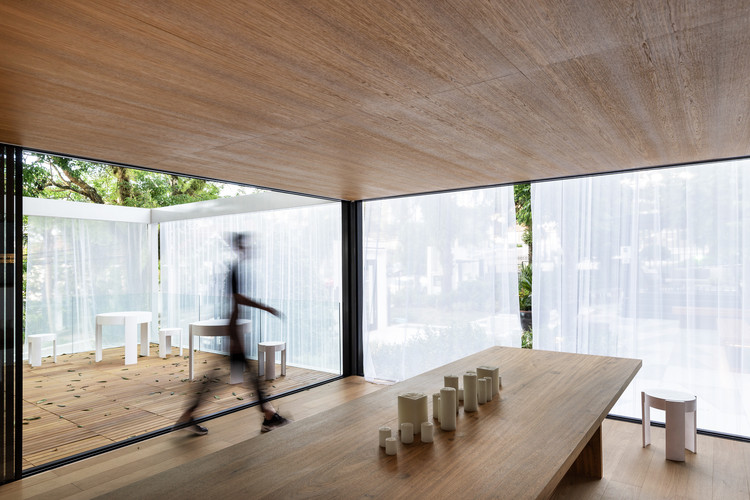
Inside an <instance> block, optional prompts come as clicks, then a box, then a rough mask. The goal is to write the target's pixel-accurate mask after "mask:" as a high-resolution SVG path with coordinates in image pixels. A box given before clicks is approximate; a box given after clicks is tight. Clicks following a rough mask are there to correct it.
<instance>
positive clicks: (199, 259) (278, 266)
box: [160, 203, 342, 373]
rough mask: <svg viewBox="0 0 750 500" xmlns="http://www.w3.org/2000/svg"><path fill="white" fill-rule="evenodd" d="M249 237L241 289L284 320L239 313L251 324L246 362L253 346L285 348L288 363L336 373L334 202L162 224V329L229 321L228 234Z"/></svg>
mask: <svg viewBox="0 0 750 500" xmlns="http://www.w3.org/2000/svg"><path fill="white" fill-rule="evenodd" d="M235 232H244V233H250V234H251V235H252V240H253V242H254V244H255V247H254V250H253V256H252V258H251V259H249V260H247V261H244V262H242V263H241V264H240V273H239V274H240V276H239V287H240V291H241V292H242V293H244V294H246V295H248V296H250V297H252V298H254V299H255V300H258V301H260V302H263V303H265V304H268V305H271V306H273V307H275V308H277V309H279V310H280V311H282V312H283V313H284V315H285V319H284V320H283V321H281V320H279V319H277V318H276V317H274V316H272V315H270V314H268V313H266V312H263V311H258V310H255V309H250V308H245V307H243V308H240V310H241V313H240V317H243V318H247V319H250V320H251V321H252V323H253V333H252V334H251V335H250V336H248V339H247V342H246V344H247V350H248V353H247V354H248V355H249V356H257V342H258V341H261V340H284V341H286V342H287V362H288V363H290V364H294V365H296V366H303V367H307V368H312V369H318V370H322V371H329V372H332V373H340V372H341V352H342V351H341V332H340V322H339V307H340V302H341V269H342V262H341V244H342V242H341V207H340V205H339V204H338V203H330V204H324V205H316V206H309V207H300V208H288V209H283V210H273V211H264V212H252V213H246V214H238V215H225V216H219V217H207V218H200V219H191V220H184V221H173V222H164V223H161V225H160V233H161V235H160V249H161V301H162V316H161V325H162V326H180V327H182V328H183V329H184V331H185V332H187V331H188V325H189V323H191V322H193V321H197V320H199V319H210V318H227V317H228V315H229V296H228V290H229V289H228V287H229V284H228V282H227V273H228V272H229V269H230V267H229V266H230V263H231V261H232V260H233V259H234V257H235V256H234V254H233V252H232V249H231V246H230V245H231V240H230V238H231V235H232V234H233V233H235ZM225 341H226V339H225V338H223V337H217V338H216V339H210V338H206V339H202V342H203V344H202V345H203V348H207V349H213V350H217V351H222V352H227V351H228V348H229V346H228V344H226V345H225Z"/></svg>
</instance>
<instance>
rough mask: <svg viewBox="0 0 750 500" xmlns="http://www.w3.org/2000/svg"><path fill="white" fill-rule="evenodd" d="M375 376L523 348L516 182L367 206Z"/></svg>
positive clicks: (368, 347)
mask: <svg viewBox="0 0 750 500" xmlns="http://www.w3.org/2000/svg"><path fill="white" fill-rule="evenodd" d="M363 240H364V245H365V253H364V256H363V267H364V269H363V273H364V317H363V318H362V320H363V330H364V337H365V338H364V356H365V376H366V377H368V378H371V379H382V380H403V379H406V378H409V377H411V376H413V375H416V374H418V373H422V372H424V371H426V370H429V369H431V368H434V367H437V366H440V365H443V364H445V363H448V362H450V361H454V360H456V359H459V358H461V357H463V356H466V355H468V354H472V353H475V352H478V351H480V350H482V349H485V348H487V347H490V346H493V345H510V346H520V342H521V326H520V321H519V310H518V277H517V272H518V249H517V246H516V233H515V209H514V205H513V188H512V187H503V188H493V189H478V190H472V191H462V192H456V193H447V194H437V195H428V196H410V197H405V198H399V199H389V200H381V201H373V202H366V203H364V221H363Z"/></svg>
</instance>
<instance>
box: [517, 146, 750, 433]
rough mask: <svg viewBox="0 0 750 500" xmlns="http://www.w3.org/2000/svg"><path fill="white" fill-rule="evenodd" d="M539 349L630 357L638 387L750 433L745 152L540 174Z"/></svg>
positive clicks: (627, 401) (535, 194) (631, 411)
mask: <svg viewBox="0 0 750 500" xmlns="http://www.w3.org/2000/svg"><path fill="white" fill-rule="evenodd" d="M532 209H533V213H534V247H535V253H534V256H535V257H534V264H533V266H534V290H533V310H534V326H533V330H534V348H541V349H552V350H561V351H570V352H581V353H591V354H605V355H613V356H626V357H634V358H640V359H642V360H643V368H642V369H641V371H640V373H639V374H638V375H637V377H636V379H635V380H634V382H633V383H632V384H631V386H630V388H629V389H628V390H627V391H626V392H625V394H624V395H623V397H622V398H621V399H620V401H619V402H618V403H617V405H616V406H615V407H614V409H613V410H612V413H614V414H619V415H624V416H629V417H636V418H640V391H641V390H644V389H647V388H651V387H654V388H659V387H661V388H671V389H677V390H682V391H686V392H690V393H694V394H696V395H697V396H698V426H699V427H701V428H704V429H708V430H711V431H717V432H721V433H727V434H735V435H742V436H750V396H749V395H750V160H737V161H727V162H716V163H710V164H702V165H693V166H686V167H680V168H668V169H659V170H650V171H641V172H633V173H624V174H614V175H604V176H597V177H589V178H581V179H570V180H562V181H554V182H540V183H537V184H533V186H532Z"/></svg>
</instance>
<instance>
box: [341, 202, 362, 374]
mask: <svg viewBox="0 0 750 500" xmlns="http://www.w3.org/2000/svg"><path fill="white" fill-rule="evenodd" d="M341 225H342V238H341V239H342V244H343V249H342V261H343V276H342V280H343V284H342V285H343V286H342V290H343V294H342V295H343V297H342V301H343V304H342V305H343V307H342V320H343V332H342V334H343V342H342V345H343V353H342V354H343V358H344V359H343V363H342V365H343V375H344V376H349V375H359V376H363V375H364V361H363V359H364V355H363V351H362V345H363V342H362V272H363V271H362V202H361V201H342V202H341Z"/></svg>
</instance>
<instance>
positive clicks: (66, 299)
mask: <svg viewBox="0 0 750 500" xmlns="http://www.w3.org/2000/svg"><path fill="white" fill-rule="evenodd" d="M92 210H94V208H93V206H92ZM148 243H149V239H148V225H147V224H138V223H130V222H110V221H97V220H82V219H71V218H58V217H38V216H29V217H28V259H27V268H26V319H25V333H26V336H28V335H30V334H35V333H48V332H49V333H57V349H58V352H80V351H85V350H90V349H93V348H94V336H95V332H96V321H95V317H96V314H98V313H103V312H112V311H131V310H149V311H150V310H151V293H150V289H149V286H150V272H151V265H150V257H149V244H148ZM102 340H103V344H104V347H115V346H121V345H124V341H123V338H122V334H121V333H120V334H118V333H117V331H116V330H115V329H114V328H105V329H104V331H103V339H102ZM25 352H26V351H25ZM50 354H51V353H50Z"/></svg>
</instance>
